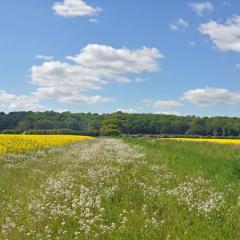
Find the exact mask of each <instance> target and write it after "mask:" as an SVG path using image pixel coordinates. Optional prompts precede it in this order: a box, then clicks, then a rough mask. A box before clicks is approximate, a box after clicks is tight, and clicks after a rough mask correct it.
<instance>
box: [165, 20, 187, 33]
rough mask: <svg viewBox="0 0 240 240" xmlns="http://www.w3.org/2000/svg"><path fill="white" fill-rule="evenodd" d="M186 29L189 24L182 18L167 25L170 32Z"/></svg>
mask: <svg viewBox="0 0 240 240" xmlns="http://www.w3.org/2000/svg"><path fill="white" fill-rule="evenodd" d="M188 27H189V23H188V22H187V21H186V20H184V19H183V18H179V19H178V20H177V21H175V22H173V23H170V24H169V28H170V29H171V30H172V31H177V30H179V29H186V28H188Z"/></svg>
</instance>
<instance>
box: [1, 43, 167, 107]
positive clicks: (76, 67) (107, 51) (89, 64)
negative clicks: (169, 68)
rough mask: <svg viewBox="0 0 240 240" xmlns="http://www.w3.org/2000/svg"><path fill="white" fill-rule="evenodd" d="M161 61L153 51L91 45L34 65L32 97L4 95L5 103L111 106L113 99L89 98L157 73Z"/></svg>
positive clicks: (32, 70) (158, 54)
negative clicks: (109, 86)
mask: <svg viewBox="0 0 240 240" xmlns="http://www.w3.org/2000/svg"><path fill="white" fill-rule="evenodd" d="M161 58H163V55H162V54H161V53H160V52H159V50H158V49H156V48H146V47H143V48H141V49H136V50H129V49H127V48H121V49H116V48H113V47H109V46H105V45H97V44H90V45H87V46H86V47H84V48H83V49H82V50H81V51H80V53H79V54H77V55H76V56H68V57H66V60H65V61H45V62H43V63H42V64H40V65H34V66H33V67H32V68H31V73H30V78H31V83H32V84H33V85H34V86H36V90H35V91H34V92H33V93H32V94H31V96H13V95H11V97H9V96H8V95H7V93H5V98H7V100H5V102H7V103H11V102H12V103H14V104H16V103H17V102H19V103H20V104H23V102H22V101H26V102H28V103H29V102H31V103H32V104H34V106H32V108H34V109H36V108H41V106H40V105H38V102H39V101H40V100H42V99H54V100H57V101H58V102H61V103H70V104H102V103H110V102H113V101H114V99H113V98H112V97H105V96H101V95H99V94H97V95H92V94H91V92H92V91H100V90H101V89H102V88H103V87H104V86H105V85H106V84H108V83H110V82H120V83H124V84H127V83H129V82H130V81H131V80H130V79H129V78H128V74H131V75H133V76H134V78H137V77H138V75H139V74H140V73H142V72H153V71H157V70H158V60H159V59H161ZM2 95H3V94H2ZM22 99H23V100H22ZM16 108H17V105H16ZM29 108H31V106H30V105H29Z"/></svg>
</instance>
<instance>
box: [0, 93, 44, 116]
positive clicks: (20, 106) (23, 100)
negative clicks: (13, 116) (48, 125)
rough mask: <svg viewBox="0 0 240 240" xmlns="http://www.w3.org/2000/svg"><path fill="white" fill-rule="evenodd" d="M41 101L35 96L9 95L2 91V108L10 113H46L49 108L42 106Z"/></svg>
mask: <svg viewBox="0 0 240 240" xmlns="http://www.w3.org/2000/svg"><path fill="white" fill-rule="evenodd" d="M38 102H39V99H38V98H37V97H35V96H32V95H30V96H27V95H20V96H16V95H14V94H9V93H7V92H5V91H3V90H0V107H1V108H6V109H9V110H10V111H30V110H31V111H46V110H48V108H47V107H44V106H42V105H40V104H39V103H38Z"/></svg>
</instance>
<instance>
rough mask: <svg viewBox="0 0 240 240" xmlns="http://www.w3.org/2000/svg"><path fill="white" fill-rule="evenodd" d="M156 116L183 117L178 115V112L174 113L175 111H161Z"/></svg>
mask: <svg viewBox="0 0 240 240" xmlns="http://www.w3.org/2000/svg"><path fill="white" fill-rule="evenodd" d="M156 114H163V115H175V116H183V114H182V113H179V112H176V111H163V112H156Z"/></svg>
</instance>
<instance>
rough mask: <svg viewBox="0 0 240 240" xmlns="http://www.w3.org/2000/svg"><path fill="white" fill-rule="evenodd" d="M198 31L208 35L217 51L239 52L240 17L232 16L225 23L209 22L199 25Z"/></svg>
mask: <svg viewBox="0 0 240 240" xmlns="http://www.w3.org/2000/svg"><path fill="white" fill-rule="evenodd" d="M199 31H200V32H201V33H202V34H205V35H208V36H209V37H210V39H211V40H212V42H213V43H214V45H215V46H216V47H217V48H218V49H219V50H221V51H229V50H231V51H235V52H240V16H234V17H233V18H230V19H228V20H227V21H226V22H225V23H218V22H215V21H210V22H208V23H205V24H201V26H200V27H199Z"/></svg>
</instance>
